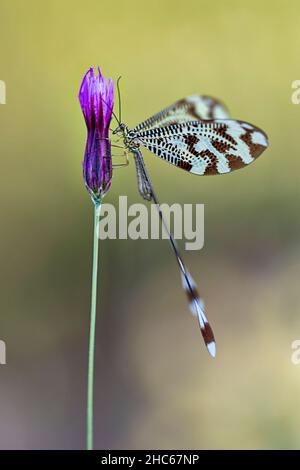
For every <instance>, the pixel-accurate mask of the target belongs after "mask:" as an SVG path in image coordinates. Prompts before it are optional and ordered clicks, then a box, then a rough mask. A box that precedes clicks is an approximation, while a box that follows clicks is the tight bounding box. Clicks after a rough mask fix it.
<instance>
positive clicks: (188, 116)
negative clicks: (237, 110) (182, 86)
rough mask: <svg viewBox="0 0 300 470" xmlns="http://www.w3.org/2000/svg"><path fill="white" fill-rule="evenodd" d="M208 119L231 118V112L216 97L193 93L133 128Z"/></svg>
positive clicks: (146, 128)
mask: <svg viewBox="0 0 300 470" xmlns="http://www.w3.org/2000/svg"><path fill="white" fill-rule="evenodd" d="M207 119H229V113H228V111H227V109H226V108H225V106H224V105H223V103H221V101H218V100H216V99H215V98H212V97H210V96H198V95H191V96H188V97H186V98H183V99H182V100H179V101H176V103H174V104H172V105H171V106H168V108H165V109H163V110H162V111H160V112H159V113H157V114H155V115H154V116H152V117H150V118H149V119H147V120H146V121H144V122H142V123H141V124H139V125H138V126H136V127H135V128H134V129H133V130H134V131H135V132H139V131H142V130H148V129H153V128H155V127H164V126H167V125H170V124H175V123H177V124H179V123H184V122H189V121H195V120H201V121H202V120H207Z"/></svg>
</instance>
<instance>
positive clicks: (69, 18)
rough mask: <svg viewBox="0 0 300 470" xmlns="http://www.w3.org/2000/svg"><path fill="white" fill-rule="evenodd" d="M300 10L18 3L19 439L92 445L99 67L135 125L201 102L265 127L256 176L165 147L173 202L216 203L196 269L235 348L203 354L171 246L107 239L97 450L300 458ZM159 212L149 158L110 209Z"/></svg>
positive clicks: (13, 191) (6, 201) (6, 110)
mask: <svg viewBox="0 0 300 470" xmlns="http://www.w3.org/2000/svg"><path fill="white" fill-rule="evenodd" d="M299 39H300V30H299V3H298V2H297V1H292V0H289V1H272V2H271V1H266V2H261V1H260V0H253V1H252V2H250V3H249V2H248V3H245V2H244V3H243V2H239V1H230V0H226V1H221V0H219V1H216V2H211V1H203V0H201V1H199V0H195V1H193V0H186V1H185V2H180V1H178V0H176V1H175V0H172V1H171V0H167V1H162V0H161V1H157V0H154V1H152V2H150V3H149V2H144V1H141V0H139V1H137V0H127V1H126V2H122V1H119V0H114V1H113V2H103V1H92V0H85V2H74V1H70V0H64V1H58V0H51V1H50V0H48V1H45V2H40V1H34V0H27V1H26V2H23V1H21V0H19V1H17V0H0V48H1V49H0V79H1V80H4V81H5V82H6V86H7V104H6V105H1V106H0V155H1V159H2V163H1V169H2V170H1V176H2V183H1V186H0V191H1V197H0V204H1V213H2V222H1V239H2V243H1V283H0V299H1V315H0V339H2V340H5V342H6V345H7V365H2V366H0V416H1V420H0V447H1V448H3V449H6V448H20V449H30V448H38V449H40V448H41V449H42V448H47V449H48V448H49V449H53V448H62V449H64V448H69V449H76V448H84V446H85V406H86V370H87V345H88V322H89V306H90V274H91V241H92V205H91V203H90V200H89V197H88V194H87V192H86V190H85V188H84V186H83V182H82V170H81V161H82V158H83V152H84V146H85V137H86V130H85V125H84V121H83V118H82V115H81V110H80V108H79V105H78V102H77V92H78V87H79V85H80V82H81V79H82V76H83V74H84V73H85V72H86V70H87V69H88V68H89V67H90V66H92V65H98V64H99V65H100V66H101V68H102V71H103V73H104V75H106V76H112V77H114V78H117V77H118V76H119V75H122V77H123V78H122V82H121V88H122V103H123V119H124V121H125V122H126V123H127V124H128V125H129V126H134V125H135V124H137V123H138V122H140V121H142V120H143V119H144V118H146V117H148V116H150V115H151V114H153V113H155V112H157V111H159V110H160V109H161V108H162V107H164V106H166V105H168V104H170V103H172V102H174V101H175V100H177V99H179V98H182V97H184V96H186V95H188V94H192V93H202V94H210V95H213V96H216V97H218V98H220V99H222V100H223V101H224V102H225V103H226V104H227V106H228V108H229V109H230V112H231V114H232V116H233V117H234V118H239V119H244V120H246V121H249V122H252V123H254V124H256V125H257V126H259V127H261V128H262V129H264V130H265V131H266V132H267V134H268V135H269V139H270V148H269V149H268V150H267V151H266V152H265V153H264V154H263V155H262V156H261V158H260V159H259V160H258V161H257V162H256V163H255V164H253V165H251V166H250V167H248V168H246V169H244V170H241V171H237V172H234V173H232V174H230V175H225V176H222V177H209V178H198V177H196V176H192V175H189V174H187V173H185V172H183V171H180V170H178V169H176V168H175V167H172V166H171V165H168V164H166V163H164V162H162V161H160V160H159V159H158V158H156V157H154V156H153V155H151V154H150V153H148V152H145V160H146V163H147V165H148V169H149V171H150V174H151V176H152V179H153V182H154V184H155V187H156V191H157V193H158V195H159V197H160V199H161V201H163V202H169V203H172V202H182V203H184V202H186V203H188V202H199V203H204V204H205V240H206V241H205V247H204V249H203V250H202V251H200V252H192V251H189V252H186V253H185V259H186V262H187V264H188V265H189V267H190V270H191V272H192V274H193V277H194V278H195V280H196V281H197V283H198V285H199V288H200V290H201V292H202V293H203V295H204V297H205V300H206V307H207V314H208V317H209V319H210V321H211V323H212V325H213V328H214V331H215V334H216V338H217V344H218V346H217V347H218V350H217V352H218V355H217V358H216V360H212V359H211V358H210V357H209V355H208V354H207V352H206V351H205V348H204V346H203V342H202V338H201V335H200V332H199V329H198V325H197V322H196V321H195V320H194V319H193V318H192V317H191V316H190V314H189V311H188V307H187V303H186V299H185V296H184V293H183V291H182V289H181V281H180V278H179V275H178V272H177V267H176V264H175V261H174V259H173V257H172V254H171V252H170V250H169V247H168V244H167V242H166V241H164V240H161V241H150V240H145V241H130V240H122V241H113V240H112V241H105V242H102V243H101V246H100V250H101V272H100V295H99V304H98V323H97V344H96V383H95V447H96V448H110V449H116V448H121V449H126V448H133V449H138V448H148V449H151V448H162V449H164V448H175V449H176V448H178V449H180V448H188V449H202V448H211V449H213V448H222V449H228V448H273V449H275V448H299V447H300V426H299V424H300V407H299V393H300V365H299V366H295V365H293V364H292V362H291V353H292V350H291V343H292V341H293V340H295V339H299V337H300V308H299V307H300V294H299V269H300V250H299V248H300V245H299V237H300V222H299V215H297V214H298V213H299V209H298V201H299V196H300V189H299V170H300V162H299V118H300V106H296V105H293V104H292V103H291V92H292V90H291V83H292V81H293V80H296V79H299V74H300V71H299V47H298V46H299ZM119 195H128V196H129V202H130V203H133V202H141V199H140V197H139V195H138V192H137V188H136V181H135V169H134V165H133V163H131V165H130V166H129V167H128V168H126V169H122V170H119V171H116V172H115V173H114V180H113V185H112V188H111V190H110V191H109V193H108V195H107V198H106V202H112V203H116V202H117V201H118V196H119Z"/></svg>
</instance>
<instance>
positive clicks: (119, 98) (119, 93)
mask: <svg viewBox="0 0 300 470" xmlns="http://www.w3.org/2000/svg"><path fill="white" fill-rule="evenodd" d="M121 78H122V77H121V76H120V77H119V78H118V80H117V90H118V100H119V122H122V118H121V116H122V113H121V110H122V107H121V92H120V80H121Z"/></svg>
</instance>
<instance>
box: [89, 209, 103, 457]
mask: <svg viewBox="0 0 300 470" xmlns="http://www.w3.org/2000/svg"><path fill="white" fill-rule="evenodd" d="M93 202H94V235H93V268H92V294H91V316H90V339H89V362H88V383H87V415H86V419H87V422H86V446H87V450H93V440H94V436H93V427H94V422H93V419H94V362H95V328H96V306H97V278H98V250H99V240H98V236H99V222H100V211H101V201H93Z"/></svg>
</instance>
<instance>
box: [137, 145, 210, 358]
mask: <svg viewBox="0 0 300 470" xmlns="http://www.w3.org/2000/svg"><path fill="white" fill-rule="evenodd" d="M132 153H133V154H134V157H135V162H136V165H137V169H138V173H139V174H140V176H139V178H140V180H144V184H143V189H142V191H141V190H140V192H141V194H142V196H143V197H144V198H145V199H148V200H153V201H154V203H155V205H156V208H157V210H158V213H159V216H160V218H161V221H162V223H163V225H164V227H165V230H166V231H167V233H168V235H169V241H170V245H171V247H172V250H173V251H174V254H175V256H176V260H177V263H178V266H179V269H180V272H181V279H182V284H183V288H184V290H185V292H186V295H187V298H188V301H189V305H190V310H191V312H192V314H193V315H194V316H195V317H196V318H197V319H198V323H199V326H200V330H201V333H202V337H203V339H204V342H205V345H206V347H207V350H208V352H209V354H210V355H211V356H212V357H215V355H216V343H215V338H214V334H213V331H212V329H211V326H210V324H209V322H208V320H207V318H206V315H205V312H204V303H203V300H202V299H201V297H200V296H199V293H198V290H197V287H196V284H195V282H194V280H193V278H192V277H191V275H190V273H189V271H188V270H187V268H186V266H185V264H184V262H183V259H182V257H181V255H180V253H179V250H178V248H177V244H176V241H175V240H174V237H173V235H172V233H171V232H170V230H169V227H168V224H167V223H166V220H165V217H164V214H163V212H162V209H161V207H160V204H159V202H158V199H157V197H156V194H155V192H154V189H153V186H152V183H151V180H150V177H149V175H148V172H147V170H146V167H145V164H144V160H143V157H142V154H141V151H140V150H139V149H138V148H136V149H132ZM143 191H145V193H144V194H143Z"/></svg>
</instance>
